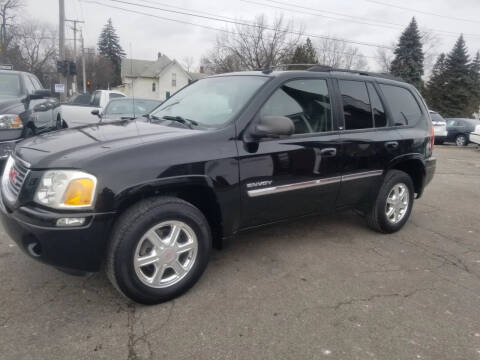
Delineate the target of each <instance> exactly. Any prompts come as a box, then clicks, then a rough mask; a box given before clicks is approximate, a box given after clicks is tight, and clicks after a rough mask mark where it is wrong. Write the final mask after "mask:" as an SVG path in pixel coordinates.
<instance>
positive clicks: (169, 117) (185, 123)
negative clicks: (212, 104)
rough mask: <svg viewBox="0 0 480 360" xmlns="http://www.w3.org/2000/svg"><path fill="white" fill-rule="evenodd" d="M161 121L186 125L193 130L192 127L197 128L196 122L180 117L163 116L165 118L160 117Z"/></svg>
mask: <svg viewBox="0 0 480 360" xmlns="http://www.w3.org/2000/svg"><path fill="white" fill-rule="evenodd" d="M162 119H165V120H171V121H176V122H179V123H181V124H184V125H187V126H188V127H189V128H190V129H193V127H192V125H193V126H198V122H196V121H195V120H190V119H186V118H184V117H181V116H169V115H165V116H162Z"/></svg>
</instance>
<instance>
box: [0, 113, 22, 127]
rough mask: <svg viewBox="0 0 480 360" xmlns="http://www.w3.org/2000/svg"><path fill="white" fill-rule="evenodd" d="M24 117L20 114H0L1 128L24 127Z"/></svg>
mask: <svg viewBox="0 0 480 360" xmlns="http://www.w3.org/2000/svg"><path fill="white" fill-rule="evenodd" d="M22 128H23V123H22V119H20V117H19V116H18V115H14V114H5V115H0V130H7V129H22Z"/></svg>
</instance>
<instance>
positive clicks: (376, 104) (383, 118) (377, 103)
mask: <svg viewBox="0 0 480 360" xmlns="http://www.w3.org/2000/svg"><path fill="white" fill-rule="evenodd" d="M367 88H368V93H369V95H370V101H371V103H372V112H373V124H374V125H375V127H376V128H377V127H384V126H387V115H386V114H385V109H384V108H383V104H382V101H381V100H380V97H379V96H378V93H377V90H376V89H375V87H374V86H373V84H371V83H368V84H367Z"/></svg>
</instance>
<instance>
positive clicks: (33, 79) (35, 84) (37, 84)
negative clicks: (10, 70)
mask: <svg viewBox="0 0 480 360" xmlns="http://www.w3.org/2000/svg"><path fill="white" fill-rule="evenodd" d="M29 78H30V81H31V82H32V83H33V87H34V88H35V89H36V90H40V89H43V86H42V84H41V83H40V81H39V80H38V79H37V77H36V76H33V75H30V76H29Z"/></svg>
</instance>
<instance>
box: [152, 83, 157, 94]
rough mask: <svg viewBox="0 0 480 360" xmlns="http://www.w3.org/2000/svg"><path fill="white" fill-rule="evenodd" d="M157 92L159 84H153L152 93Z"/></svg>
mask: <svg viewBox="0 0 480 360" xmlns="http://www.w3.org/2000/svg"><path fill="white" fill-rule="evenodd" d="M156 90H157V84H155V83H152V92H155V91H156Z"/></svg>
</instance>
